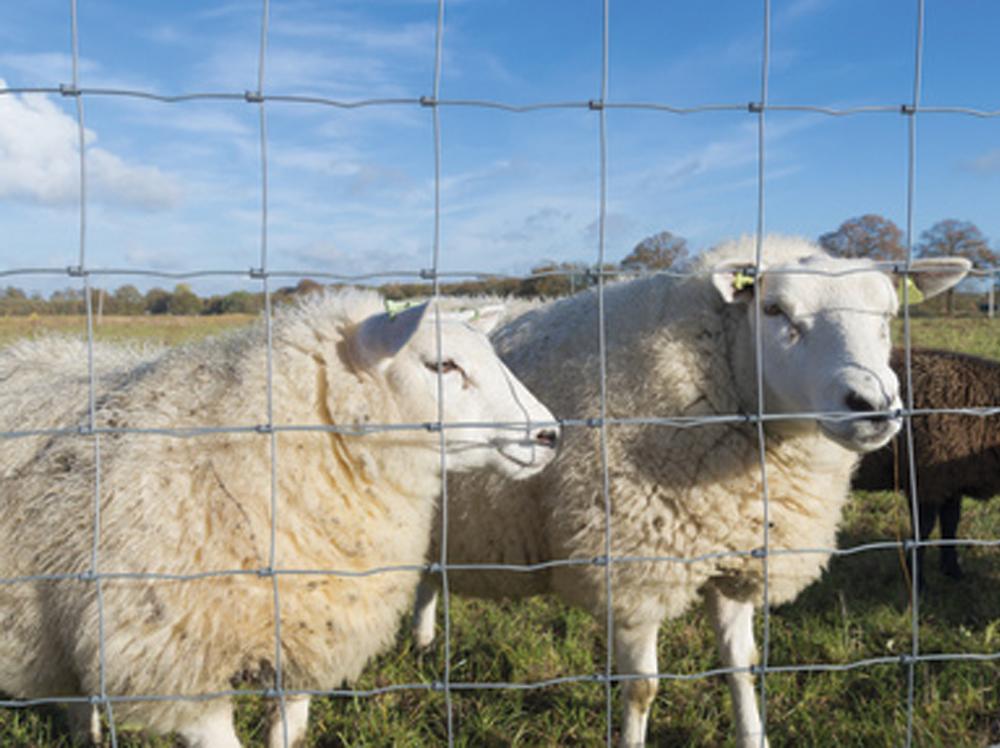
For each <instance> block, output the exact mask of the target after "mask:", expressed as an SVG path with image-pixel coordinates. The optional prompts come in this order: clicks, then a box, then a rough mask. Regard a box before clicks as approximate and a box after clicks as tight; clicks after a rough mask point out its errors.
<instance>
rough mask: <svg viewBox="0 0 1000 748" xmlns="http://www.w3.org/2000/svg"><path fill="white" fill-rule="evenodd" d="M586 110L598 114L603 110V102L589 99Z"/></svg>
mask: <svg viewBox="0 0 1000 748" xmlns="http://www.w3.org/2000/svg"><path fill="white" fill-rule="evenodd" d="M587 109H589V110H590V111H592V112H599V111H601V110H602V109H604V102H603V101H601V100H600V99H591V100H590V101H588V102H587Z"/></svg>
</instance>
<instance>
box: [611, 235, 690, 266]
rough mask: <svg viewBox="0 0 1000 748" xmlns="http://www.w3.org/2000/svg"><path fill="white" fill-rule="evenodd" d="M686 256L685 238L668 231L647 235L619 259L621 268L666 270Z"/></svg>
mask: <svg viewBox="0 0 1000 748" xmlns="http://www.w3.org/2000/svg"><path fill="white" fill-rule="evenodd" d="M687 256H688V246H687V239H684V238H683V237H680V236H676V235H674V234H672V233H670V232H669V231H661V232H660V233H658V234H653V235H652V236H647V237H646V238H645V239H643V240H642V241H641V242H639V243H638V244H636V245H635V248H634V249H633V250H632V251H631V252H629V254H628V255H626V256H625V259H623V260H622V261H621V268H622V270H632V271H636V272H642V271H650V270H666V269H667V268H670V267H673V266H674V265H677V264H679V263H681V262H683V261H684V260H686V259H687Z"/></svg>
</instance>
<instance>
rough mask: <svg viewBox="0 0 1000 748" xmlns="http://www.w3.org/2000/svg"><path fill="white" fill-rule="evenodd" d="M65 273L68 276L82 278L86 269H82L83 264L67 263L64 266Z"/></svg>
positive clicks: (85, 273)
mask: <svg viewBox="0 0 1000 748" xmlns="http://www.w3.org/2000/svg"><path fill="white" fill-rule="evenodd" d="M66 275H68V276H69V277H70V278H83V277H84V276H85V275H87V271H86V270H85V269H84V267H83V265H68V266H67V267H66Z"/></svg>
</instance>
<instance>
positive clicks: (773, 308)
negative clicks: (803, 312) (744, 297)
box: [762, 303, 788, 317]
mask: <svg viewBox="0 0 1000 748" xmlns="http://www.w3.org/2000/svg"><path fill="white" fill-rule="evenodd" d="M762 311H763V312H764V314H766V315H767V316H768V317H787V316H788V315H786V314H785V310H784V309H782V308H781V304H773V303H772V304H766V305H765V306H764V309H763V310H762Z"/></svg>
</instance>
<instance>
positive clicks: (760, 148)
mask: <svg viewBox="0 0 1000 748" xmlns="http://www.w3.org/2000/svg"><path fill="white" fill-rule="evenodd" d="M763 10H764V18H763V29H762V32H761V37H762V39H761V41H762V48H761V62H760V102H759V105H758V111H757V231H756V236H755V237H754V242H755V247H754V267H755V273H754V278H755V280H756V281H757V285H756V286H755V288H756V289H757V292H756V293H754V299H753V300H754V303H753V315H754V376H755V377H756V380H757V381H756V385H757V427H756V428H757V450H758V459H759V461H760V491H761V501H762V502H763V507H764V517H763V530H762V533H763V536H762V538H761V540H762V542H763V552H762V554H761V559H760V562H761V568H762V571H763V574H764V588H763V597H764V604H763V606H762V609H761V616H762V619H763V633H762V636H761V655H760V657H761V659H760V665H759V667H758V668H756V669H757V670H759V672H760V683H759V684H758V689H759V691H760V722H761V731H760V746H761V748H764V747H765V746H766V745H767V669H768V657H769V656H770V651H771V601H770V581H769V579H768V571H769V554H770V552H771V546H770V542H771V536H770V510H771V505H770V495H769V493H768V483H767V444H766V441H765V439H766V436H765V434H764V337H763V332H762V330H761V321H762V319H763V317H762V305H763V301H762V298H763V293H762V290H763V289H762V288H761V287H760V285H759V279H760V277H761V270H762V267H763V255H764V227H765V218H766V216H765V184H766V170H765V165H766V159H765V154H766V146H767V128H766V112H767V94H768V79H769V72H770V63H771V0H764V6H763ZM753 670H754V668H751V672H753Z"/></svg>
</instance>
